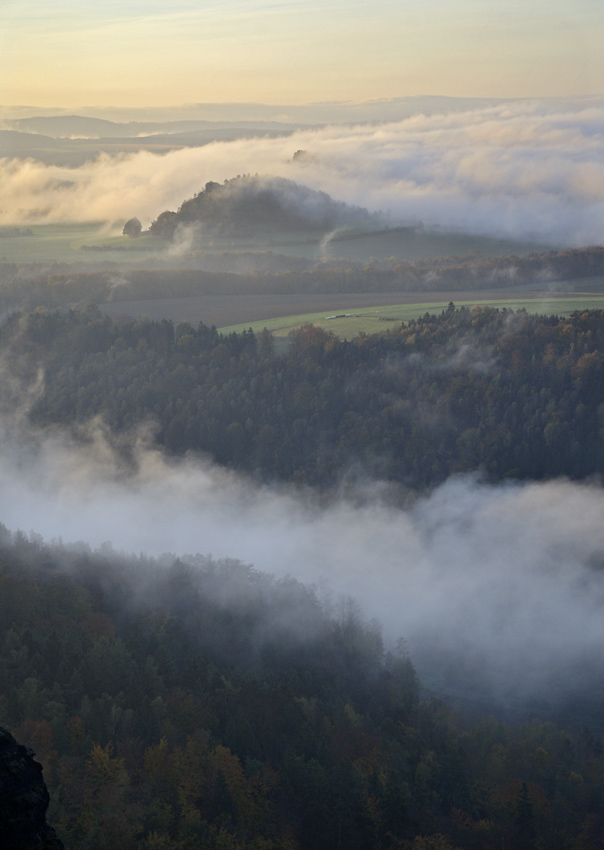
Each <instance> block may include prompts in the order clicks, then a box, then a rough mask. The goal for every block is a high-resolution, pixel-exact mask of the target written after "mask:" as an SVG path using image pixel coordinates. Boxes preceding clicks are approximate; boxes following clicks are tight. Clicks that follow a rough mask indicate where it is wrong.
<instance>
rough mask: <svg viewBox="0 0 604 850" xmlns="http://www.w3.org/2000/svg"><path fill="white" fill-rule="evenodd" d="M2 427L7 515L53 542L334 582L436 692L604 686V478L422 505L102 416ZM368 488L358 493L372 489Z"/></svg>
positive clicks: (560, 691) (469, 489) (0, 461)
mask: <svg viewBox="0 0 604 850" xmlns="http://www.w3.org/2000/svg"><path fill="white" fill-rule="evenodd" d="M24 433H25V432H24V430H23V429H22V428H21V429H15V430H13V429H12V428H10V427H8V426H5V430H4V434H3V439H2V441H1V445H2V448H1V450H0V520H1V521H2V522H3V523H4V524H5V525H6V526H7V527H9V528H10V529H12V530H16V529H17V528H20V529H22V530H23V531H25V532H30V531H35V532H37V533H40V534H42V535H43V536H44V537H45V538H46V539H48V540H52V539H57V538H59V537H61V538H63V540H64V541H65V542H71V541H75V540H83V541H86V542H88V543H90V544H91V545H92V546H94V547H98V546H100V545H101V544H102V543H103V542H105V541H111V543H112V544H113V546H114V547H116V548H118V549H123V550H125V551H127V552H135V553H136V552H141V551H144V552H146V553H149V554H155V555H159V554H161V553H164V552H175V553H177V554H184V553H194V552H201V553H208V554H212V555H213V556H214V557H234V558H238V559H241V560H243V561H245V562H251V563H253V564H254V566H255V567H256V568H257V569H259V570H263V571H267V572H270V573H273V574H275V575H277V576H283V575H287V574H289V575H292V576H294V577H295V578H297V579H299V580H301V581H304V582H324V583H325V584H326V585H327V587H328V588H330V589H331V590H332V591H333V592H334V593H335V594H349V595H352V596H353V597H354V598H355V599H357V600H358V601H359V602H360V604H361V607H362V610H363V613H364V615H365V616H367V617H378V618H379V619H380V620H381V621H382V623H383V624H384V630H385V636H386V638H387V640H388V641H395V640H396V639H397V638H398V637H399V636H400V635H403V636H404V637H405V638H406V639H407V642H408V647H409V650H410V653H411V657H412V659H413V661H414V663H415V664H416V666H417V668H418V670H419V672H420V674H421V675H422V676H423V677H424V678H425V679H426V681H427V682H428V683H429V685H430V686H431V687H433V688H434V689H435V690H436V692H437V693H442V694H443V695H454V696H455V695H456V693H457V691H459V690H460V689H461V690H463V689H464V688H465V689H468V688H471V689H472V692H473V696H477V697H478V698H480V697H481V696H483V697H485V698H488V697H492V698H493V699H495V700H498V701H499V703H501V704H502V705H510V706H513V705H515V704H517V703H518V701H521V702H522V701H524V700H529V701H531V700H533V701H534V700H536V699H544V700H548V699H552V700H557V699H559V698H564V697H566V696H569V695H570V696H572V694H574V693H576V692H581V691H588V690H589V689H592V688H594V687H599V685H600V682H601V677H602V674H603V673H604V658H603V656H602V643H603V641H604V617H603V612H604V574H603V569H604V525H603V523H602V516H603V515H604V490H603V489H602V488H601V487H600V486H599V485H595V484H589V485H587V484H575V483H570V482H568V481H553V482H549V483H542V484H536V483H531V484H509V485H507V486H496V487H495V486H488V485H486V484H481V483H480V482H478V481H477V480H476V479H474V478H472V477H468V476H466V477H462V478H456V479H451V480H449V481H448V482H447V483H446V484H444V485H443V486H441V487H439V488H438V489H436V490H435V491H434V492H433V493H432V494H430V495H427V496H425V497H423V498H421V499H420V500H419V501H417V502H415V503H413V504H412V505H411V506H410V507H408V508H407V509H402V508H400V507H397V506H396V504H395V503H394V502H393V501H392V500H391V499H390V495H391V492H390V491H389V489H388V488H387V487H384V486H383V485H379V483H372V484H366V485H365V487H364V490H363V493H362V494H361V495H362V498H361V499H358V498H357V499H355V500H352V499H350V498H345V497H341V498H337V497H334V498H333V499H332V500H331V502H330V504H329V505H328V506H325V505H323V506H321V505H319V504H318V503H317V501H316V500H315V499H314V498H313V497H312V494H310V493H307V494H299V493H298V494H296V493H293V492H291V491H287V490H278V489H275V488H272V487H267V486H264V487H263V486H258V485H256V484H253V483H251V482H250V481H248V480H245V479H243V478H242V477H239V476H237V475H235V474H233V473H230V472H227V471H225V470H223V469H220V468H217V467H216V466H214V465H212V464H211V463H209V462H208V461H204V460H203V459H194V458H189V459H185V460H167V459H166V458H165V457H164V456H163V455H162V454H161V453H160V452H159V451H157V450H156V449H154V448H152V447H151V445H150V442H149V438H148V435H145V434H144V433H143V432H141V433H140V434H139V435H138V436H137V437H136V438H133V439H132V441H131V443H130V444H129V445H128V446H127V449H128V450H127V451H126V452H125V454H126V456H127V457H128V461H127V462H125V461H124V460H123V457H124V449H125V448H126V444H125V441H124V439H122V438H119V439H118V438H114V437H112V435H110V434H108V433H107V431H106V430H105V429H104V428H103V426H102V425H100V424H99V423H93V424H92V425H91V426H90V427H89V429H88V431H87V434H86V437H87V441H88V442H87V445H86V446H85V447H82V446H79V445H76V443H75V442H74V441H73V440H72V439H71V438H69V437H67V436H65V435H64V434H60V433H58V432H56V433H54V435H44V436H41V435H39V434H38V435H36V434H30V435H29V436H28V437H27V438H25V437H24ZM357 495H359V494H357Z"/></svg>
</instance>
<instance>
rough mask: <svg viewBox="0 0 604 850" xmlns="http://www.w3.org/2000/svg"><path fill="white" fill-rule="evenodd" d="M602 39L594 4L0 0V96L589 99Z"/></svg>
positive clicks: (114, 104) (122, 100) (13, 101)
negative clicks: (432, 94)
mask: <svg viewBox="0 0 604 850" xmlns="http://www.w3.org/2000/svg"><path fill="white" fill-rule="evenodd" d="M602 43H604V12H603V9H602V2H601V0H572V2H571V0H547V2H546V0H530V2H528V3H527V2H526V0H421V2H420V0H407V2H406V3H404V4H401V3H399V2H397V0H375V2H374V3H373V4H372V6H371V8H369V6H368V4H367V3H366V2H364V0H347V2H346V3H344V2H343V1H342V0H322V2H321V3H319V2H318V0H277V2H276V0H224V2H223V3H220V4H217V3H215V2H212V0H204V2H203V3H201V4H200V3H193V2H192V0H174V2H173V3H172V4H171V5H170V7H169V8H167V7H166V6H165V4H163V3H160V2H158V0H145V2H144V3H143V2H141V0H122V2H120V3H119V4H118V3H116V2H115V0H101V2H100V3H97V4H95V5H93V6H83V5H82V4H80V3H77V2H75V0H57V2H55V3H53V4H52V7H49V6H48V5H47V4H44V3H41V2H40V0H19V2H17V0H7V2H5V3H3V4H2V5H1V6H0V74H1V75H2V93H1V95H0V100H3V101H4V103H6V104H8V105H9V106H14V107H17V106H18V105H20V104H31V103H33V104H39V108H48V107H49V106H51V108H53V109H56V108H60V109H67V110H70V111H73V110H74V109H80V108H82V107H81V104H90V106H89V107H86V109H91V108H94V109H119V108H128V107H129V106H130V105H132V104H136V105H137V106H138V107H142V108H153V107H154V106H156V104H162V105H163V106H162V108H174V107H179V105H180V104H187V103H189V104H192V103H193V104H194V103H246V104H253V103H256V104H259V103H262V104H267V105H272V106H279V105H281V104H283V103H290V104H295V105H299V106H302V105H306V104H317V103H325V102H327V103H333V102H338V103H342V102H347V103H359V102H368V101H371V100H376V99H382V98H392V97H413V96H417V94H416V93H417V92H426V91H439V92H441V93H442V96H443V97H460V96H465V97H471V98H484V97H494V98H498V99H509V98H535V97H538V98H546V97H569V96H589V95H593V94H595V93H596V92H601V91H603V90H604V51H602V49H601V45H602ZM420 96H421V95H420Z"/></svg>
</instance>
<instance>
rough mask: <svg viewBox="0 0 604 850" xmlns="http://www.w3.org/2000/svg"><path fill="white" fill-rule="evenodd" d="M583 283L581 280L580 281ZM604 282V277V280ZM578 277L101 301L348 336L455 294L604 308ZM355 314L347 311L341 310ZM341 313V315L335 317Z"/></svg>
mask: <svg viewBox="0 0 604 850" xmlns="http://www.w3.org/2000/svg"><path fill="white" fill-rule="evenodd" d="M579 283H580V282H577V284H579ZM602 283H603V284H604V282H602ZM572 285H573V282H572V281H569V282H566V283H565V286H566V287H568V290H567V291H565V292H559V293H555V294H552V293H551V292H543V291H535V292H530V291H527V290H525V291H522V292H520V291H516V292H513V293H512V292H509V291H507V292H506V291H502V290H489V291H482V292H457V293H447V292H434V293H430V294H429V295H428V294H427V293H425V292H405V293H392V292H387V293H375V292H369V293H350V294H342V295H337V294H333V293H332V294H314V295H306V294H298V295H248V296H242V295H201V296H196V297H190V298H162V299H159V298H157V299H149V300H144V301H143V300H137V301H114V302H110V303H106V304H100V305H99V306H100V309H101V310H102V311H103V312H104V313H106V314H107V315H110V316H120V315H131V316H135V317H136V316H147V317H149V318H150V319H154V320H158V319H171V320H172V321H173V322H182V321H187V322H190V323H191V324H193V325H196V324H198V323H199V322H203V323H204V324H206V325H209V326H211V325H215V326H216V327H218V328H220V330H222V331H223V332H226V333H230V332H232V331H236V332H240V331H242V330H247V328H249V327H251V328H252V329H253V330H254V331H256V332H258V331H261V330H262V329H263V328H265V327H266V328H267V329H268V330H270V331H271V332H272V333H273V335H274V336H276V337H280V336H283V337H285V336H287V334H288V333H289V332H290V331H291V330H293V329H295V328H297V327H300V325H302V324H305V323H308V322H312V323H313V324H315V325H317V326H320V327H324V328H325V329H326V330H331V331H333V332H334V333H336V334H337V335H338V336H340V337H342V338H352V337H353V336H356V335H358V334H359V333H361V332H363V333H377V332H380V331H383V330H387V329H388V328H392V327H395V326H396V325H399V324H400V323H401V322H406V321H409V320H410V319H414V318H417V317H418V316H422V315H423V314H424V313H426V312H430V313H438V312H440V311H441V310H443V309H445V308H446V306H447V305H448V303H449V301H450V300H451V299H453V301H454V302H455V304H456V305H457V306H462V305H464V306H468V307H472V306H475V305H477V304H489V305H491V306H493V307H508V308H512V309H515V310H517V309H520V308H524V309H526V310H527V311H528V312H531V313H557V314H560V315H563V314H568V313H571V312H572V311H573V310H579V309H583V308H604V294H602V295H601V294H599V293H598V292H593V291H592V292H572ZM348 313H350V314H352V315H341V314H348ZM330 316H339V318H329V317H330Z"/></svg>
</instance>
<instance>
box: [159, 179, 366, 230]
mask: <svg viewBox="0 0 604 850" xmlns="http://www.w3.org/2000/svg"><path fill="white" fill-rule="evenodd" d="M378 221H379V220H378V218H377V217H376V216H372V215H371V214H370V213H369V212H368V211H367V210H366V209H362V208H361V207H350V206H348V205H347V204H345V203H343V202H341V201H334V200H333V198H331V197H330V196H329V195H328V194H327V193H326V192H317V191H315V190H314V189H309V188H308V187H307V186H302V185H300V184H299V183H295V182H294V181H293V180H286V179H284V178H283V177H260V176H258V175H255V176H250V175H245V176H243V177H235V178H233V179H232V180H226V181H225V182H224V183H223V184H220V183H213V182H210V183H206V185H205V188H204V189H203V191H201V192H199V193H198V194H197V195H195V196H194V197H192V198H190V199H189V200H187V201H184V203H183V204H181V206H180V207H179V209H178V211H177V212H171V211H169V210H166V211H165V212H163V213H161V215H160V216H159V217H158V218H157V219H156V220H155V221H154V222H153V223H152V225H151V228H150V233H151V235H152V236H160V237H162V238H163V239H171V238H172V237H173V236H174V234H175V232H176V229H177V228H178V227H179V226H189V225H199V226H200V227H202V228H203V230H204V231H207V232H209V233H214V234H217V235H230V236H249V235H252V236H253V235H255V234H257V233H264V232H265V230H266V229H267V228H268V229H269V231H270V232H275V231H276V232H277V233H280V232H283V231H291V232H296V231H301V232H305V231H311V232H316V231H324V232H327V231H330V230H333V229H334V228H335V227H342V226H349V227H350V226H357V227H359V226H365V227H368V226H370V225H371V224H372V223H373V224H374V226H377V224H376V223H377V222H378Z"/></svg>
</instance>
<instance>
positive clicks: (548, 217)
mask: <svg viewBox="0 0 604 850" xmlns="http://www.w3.org/2000/svg"><path fill="white" fill-rule="evenodd" d="M298 149H304V150H308V151H309V152H310V153H312V155H313V156H312V158H308V159H307V160H297V161H295V162H294V161H292V156H293V153H294V152H295V151H296V150H298ZM1 173H2V183H3V197H2V204H1V206H2V210H3V212H2V214H1V215H2V220H3V221H5V222H7V223H8V222H20V221H27V220H30V221H35V220H48V221H68V220H69V221H73V220H87V221H98V220H109V221H114V220H117V219H120V218H121V219H123V218H128V217H130V216H133V215H137V216H138V217H139V218H141V219H142V220H143V221H145V222H147V223H148V222H150V221H151V220H152V219H153V218H155V217H156V216H157V215H158V214H159V213H160V212H161V211H162V210H164V209H176V208H177V207H178V205H179V204H180V203H181V202H182V201H183V200H185V199H186V198H188V197H190V196H191V195H192V194H193V193H194V192H197V191H199V190H200V189H201V188H203V186H204V184H205V183H206V182H207V181H208V180H217V181H222V180H225V179H229V178H232V177H234V176H236V175H237V174H241V173H261V174H275V175H280V176H283V177H289V178H292V179H294V180H297V181H298V182H301V183H305V184H307V185H309V186H311V187H312V188H315V189H323V190H325V191H327V192H329V193H330V194H332V195H333V196H334V197H335V198H337V199H339V200H345V201H347V202H349V203H353V204H358V205H361V206H366V207H368V208H369V209H370V210H372V211H375V210H384V211H387V212H389V213H390V214H391V215H392V220H393V222H395V221H417V220H422V221H424V222H425V223H427V224H434V225H440V226H443V227H456V228H463V229H464V230H470V231H473V232H477V233H484V234H492V235H498V236H511V237H526V238H531V239H534V238H539V239H542V240H546V241H551V242H560V243H564V244H586V243H590V244H592V243H599V242H601V241H602V235H603V232H604V107H600V106H591V107H587V108H585V109H583V110H577V109H572V110H571V109H568V110H558V111H552V109H551V107H550V109H549V111H548V110H546V109H545V107H544V106H543V105H542V104H539V103H538V102H520V103H516V104H512V105H510V104H506V105H502V106H498V107H491V108H487V109H480V110H473V111H468V112H465V113H452V114H447V115H440V116H422V115H418V116H415V117H412V118H409V119H407V120H404V121H400V122H395V123H388V124H379V125H359V126H353V127H350V126H349V127H341V126H333V127H327V128H324V129H321V130H316V131H310V130H307V131H299V132H296V133H294V134H293V135H292V136H288V137H285V138H283V137H281V138H277V139H246V140H239V141H235V142H228V143H213V144H210V145H207V146H206V147H202V148H193V149H186V150H181V151H176V152H173V153H169V154H167V155H165V156H161V157H160V156H156V155H154V154H151V153H148V152H142V153H138V154H136V155H133V156H126V155H122V156H118V157H109V156H102V157H100V159H98V160H97V161H95V162H93V163H89V164H86V165H83V166H81V167H79V168H74V169H70V168H60V167H46V166H43V165H41V164H40V163H37V162H32V161H27V162H22V161H17V160H13V161H6V160H5V161H2V163H1Z"/></svg>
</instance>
